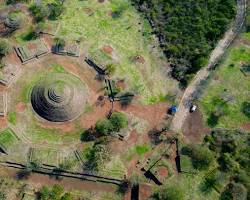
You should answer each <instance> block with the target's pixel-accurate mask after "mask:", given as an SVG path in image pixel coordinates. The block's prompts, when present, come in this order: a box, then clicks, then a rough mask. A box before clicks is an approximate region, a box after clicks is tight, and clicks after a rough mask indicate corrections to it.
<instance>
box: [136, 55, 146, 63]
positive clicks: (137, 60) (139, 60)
mask: <svg viewBox="0 0 250 200" xmlns="http://www.w3.org/2000/svg"><path fill="white" fill-rule="evenodd" d="M135 61H136V62H138V63H140V64H144V63H145V59H144V58H143V56H136V57H135Z"/></svg>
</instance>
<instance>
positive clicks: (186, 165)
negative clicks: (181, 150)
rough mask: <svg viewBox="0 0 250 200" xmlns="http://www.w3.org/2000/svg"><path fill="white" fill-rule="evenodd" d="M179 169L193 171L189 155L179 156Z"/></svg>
mask: <svg viewBox="0 0 250 200" xmlns="http://www.w3.org/2000/svg"><path fill="white" fill-rule="evenodd" d="M181 170H182V171H184V172H188V173H190V172H193V171H194V167H193V164H192V160H191V158H190V157H189V156H186V155H182V156H181Z"/></svg>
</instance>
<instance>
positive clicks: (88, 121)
mask: <svg viewBox="0 0 250 200" xmlns="http://www.w3.org/2000/svg"><path fill="white" fill-rule="evenodd" d="M167 107H168V105H167V104H166V103H159V104H155V105H141V104H139V103H136V102H135V103H132V104H131V105H129V106H127V107H122V106H121V105H120V104H119V103H118V102H115V103H114V110H115V111H123V112H126V113H131V114H133V115H134V116H136V117H138V118H141V119H144V120H146V121H148V122H149V124H150V128H153V127H155V126H157V125H158V124H159V123H160V122H161V121H162V120H163V119H164V118H165V116H166V110H167ZM110 108H111V103H110V102H109V101H108V100H106V102H105V104H104V105H103V106H95V107H94V111H93V112H92V113H89V114H86V115H84V116H83V117H82V118H81V122H82V124H83V125H84V127H85V128H90V127H91V126H93V125H94V124H95V123H96V122H97V121H98V120H99V119H103V118H104V117H106V116H107V115H108V113H109V111H110Z"/></svg>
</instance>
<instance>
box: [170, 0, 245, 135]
mask: <svg viewBox="0 0 250 200" xmlns="http://www.w3.org/2000/svg"><path fill="white" fill-rule="evenodd" d="M246 4H247V0H237V15H236V19H235V23H234V25H233V26H232V27H231V28H230V29H229V30H228V31H227V32H226V33H225V35H224V38H223V39H221V40H220V41H219V43H218V44H217V46H216V48H215V49H214V50H213V52H212V54H211V56H210V60H209V63H208V65H207V66H206V67H204V68H202V69H201V70H200V71H199V72H198V73H197V74H196V76H195V77H194V79H193V81H192V82H191V84H190V85H189V86H188V87H187V89H186V90H185V92H184V94H183V96H182V99H181V101H180V104H179V108H178V112H177V113H176V114H175V116H174V118H173V121H172V124H171V129H172V130H173V131H176V132H179V131H181V129H182V126H183V124H184V121H185V119H186V118H187V116H188V115H189V106H190V104H191V102H192V100H193V96H194V95H195V92H196V91H197V89H198V88H199V86H200V85H201V83H202V81H204V80H206V79H207V78H208V76H209V74H210V72H211V68H213V67H214V66H215V65H216V64H217V63H218V61H219V60H220V59H221V57H222V56H223V55H224V53H225V51H226V49H227V48H228V47H229V46H230V45H231V44H232V42H233V40H234V39H235V37H236V36H237V35H238V33H239V32H240V30H241V28H242V26H243V24H244V20H245V14H246V7H247V6H246Z"/></svg>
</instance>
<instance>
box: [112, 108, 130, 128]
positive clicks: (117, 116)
mask: <svg viewBox="0 0 250 200" xmlns="http://www.w3.org/2000/svg"><path fill="white" fill-rule="evenodd" d="M110 122H111V124H112V130H113V131H115V132H119V131H120V129H122V128H126V127H127V126H128V119H127V116H126V115H125V114H123V113H120V112H114V113H113V114H112V115H111V117H110Z"/></svg>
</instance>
